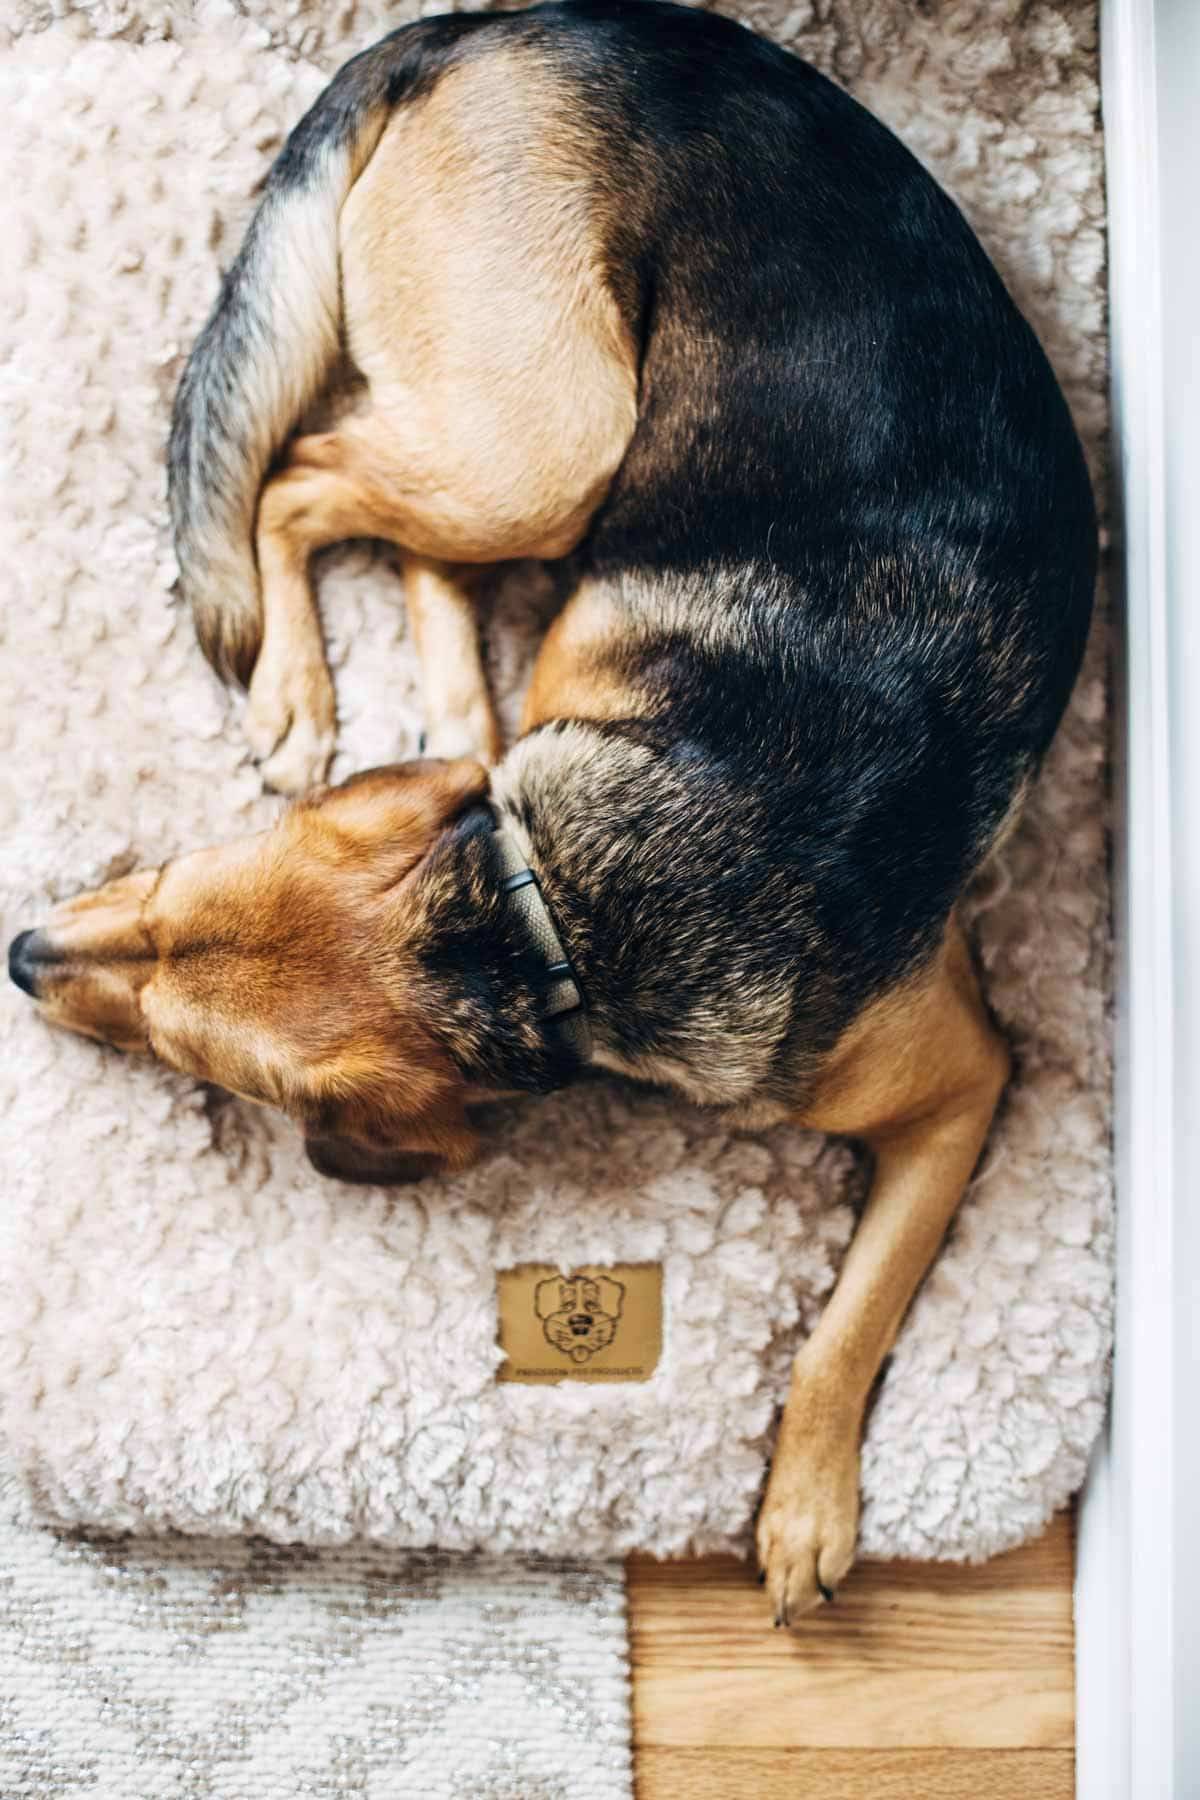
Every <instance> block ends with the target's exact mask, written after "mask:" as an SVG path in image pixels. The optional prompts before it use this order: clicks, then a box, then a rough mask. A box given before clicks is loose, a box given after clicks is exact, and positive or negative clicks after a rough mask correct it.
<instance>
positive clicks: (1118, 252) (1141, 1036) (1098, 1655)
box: [1076, 0, 1200, 1800]
mask: <svg viewBox="0 0 1200 1800" xmlns="http://www.w3.org/2000/svg"><path fill="white" fill-rule="evenodd" d="M1100 11H1101V83H1102V95H1103V100H1102V105H1103V113H1104V127H1105V155H1106V161H1107V170H1108V211H1109V268H1110V295H1111V306H1112V313H1111V355H1112V400H1113V472H1114V486H1115V501H1116V517H1115V531H1114V542H1115V546H1116V556H1115V558H1114V562H1115V564H1116V575H1117V581H1116V594H1115V596H1114V599H1115V617H1116V622H1117V631H1116V633H1115V638H1116V643H1117V650H1116V656H1115V665H1116V666H1115V671H1114V673H1115V687H1114V700H1115V704H1114V708H1113V715H1114V728H1115V739H1116V742H1115V746H1114V770H1115V780H1114V790H1115V793H1114V797H1115V832H1114V867H1113V880H1114V897H1115V903H1116V929H1117V989H1116V1001H1117V1089H1116V1108H1115V1129H1116V1171H1117V1212H1118V1225H1117V1340H1116V1341H1117V1348H1116V1359H1115V1368H1114V1384H1113V1403H1112V1411H1111V1419H1110V1425H1109V1429H1108V1432H1107V1434H1106V1437H1105V1440H1104V1442H1103V1443H1102V1444H1101V1445H1100V1447H1099V1449H1098V1451H1097V1455H1096V1458H1095V1462H1094V1464H1093V1469H1092V1473H1091V1476H1090V1479H1089V1482H1088V1486H1087V1489H1086V1490H1085V1493H1084V1496H1083V1500H1082V1502H1081V1508H1080V1515H1079V1541H1078V1557H1077V1573H1076V1636H1077V1650H1076V1658H1077V1660H1076V1686H1077V1700H1078V1720H1077V1757H1078V1760H1077V1776H1076V1791H1077V1794H1078V1795H1079V1796H1080V1800H1194V1797H1195V1796H1198V1795H1200V1616H1198V1615H1200V1532H1198V1529H1197V1528H1198V1527H1200V1206H1198V1205H1197V1204H1196V1203H1195V1202H1194V1200H1193V1189H1194V1188H1195V1187H1196V1185H1197V1173H1198V1172H1200V0H1101V7H1100ZM1122 627H1123V629H1122Z"/></svg>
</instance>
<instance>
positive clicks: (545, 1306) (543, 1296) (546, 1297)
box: [533, 1275, 563, 1319]
mask: <svg viewBox="0 0 1200 1800" xmlns="http://www.w3.org/2000/svg"><path fill="white" fill-rule="evenodd" d="M562 1290H563V1283H562V1280H561V1277H559V1276H558V1275H551V1276H550V1277H549V1279H548V1280H546V1281H539V1282H538V1284H537V1286H536V1288H535V1289H534V1290H533V1303H534V1305H535V1307H536V1308H537V1316H538V1318H539V1319H550V1318H553V1316H554V1314H555V1313H556V1312H559V1311H561V1309H562Z"/></svg>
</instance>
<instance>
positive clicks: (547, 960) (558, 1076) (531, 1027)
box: [420, 804, 592, 1093]
mask: <svg viewBox="0 0 1200 1800" xmlns="http://www.w3.org/2000/svg"><path fill="white" fill-rule="evenodd" d="M544 879H545V877H544V875H543V873H542V871H541V870H540V869H539V868H538V867H537V866H536V865H535V864H534V863H533V860H532V853H531V849H530V845H529V839H528V835H527V833H526V831H525V829H524V827H523V825H522V824H521V822H520V821H519V820H518V819H516V818H514V817H512V816H509V815H505V814H503V813H501V811H500V810H499V809H498V808H497V807H495V806H493V805H491V804H483V805H479V806H475V807H472V808H471V809H470V810H469V811H468V812H467V813H465V814H464V815H463V816H462V817H461V818H460V819H459V820H458V821H456V823H455V824H454V825H453V826H452V827H451V828H450V829H449V830H448V831H447V832H446V833H445V834H444V835H443V837H442V839H441V840H440V841H439V843H438V844H437V845H436V846H435V848H434V851H433V852H432V854H431V855H430V857H429V859H428V862H427V864H426V866H425V868H424V870H423V872H422V877H421V882H420V894H421V900H422V904H423V910H424V912H425V930H424V932H423V933H422V937H423V940H424V950H423V955H422V965H423V968H424V971H425V975H426V978H427V979H428V980H429V981H430V982H431V985H432V987H433V990H434V991H433V994H432V996H431V1005H430V1008H429V1015H428V1016H429V1019H430V1024H431V1027H432V1029H433V1030H434V1032H435V1034H436V1035H437V1036H439V1037H440V1038H441V1039H442V1041H443V1043H444V1044H445V1047H446V1049H447V1050H448V1051H449V1053H450V1055H451V1056H452V1058H453V1059H454V1061H455V1062H456V1063H457V1065H458V1066H459V1068H460V1069H461V1070H462V1071H463V1073H464V1074H465V1075H467V1076H468V1078H470V1079H471V1080H472V1081H474V1082H476V1083H478V1084H479V1085H480V1086H482V1087H485V1088H492V1089H499V1090H511V1089H516V1090H518V1091H525V1092H533V1093H545V1092H549V1091H550V1090H551V1089H553V1088H557V1087H563V1086H565V1085H567V1084H568V1083H569V1082H570V1081H572V1080H573V1079H574V1078H575V1077H576V1076H577V1075H578V1074H579V1073H580V1072H581V1071H582V1070H583V1069H584V1068H585V1067H586V1066H587V1064H588V1062H589V1061H590V1060H591V1054H592V1034H591V1026H590V1021H589V1017H588V1011H587V1005H586V1000H585V996H584V992H583V988H582V985H581V982H580V978H579V975H578V973H577V970H576V968H575V966H574V964H573V961H572V957H571V954H570V952H569V950H568V948H567V946H566V944H565V942H564V938H563V935H562V934H561V932H560V929H559V927H558V924H557V921H556V919H555V916H554V912H553V910H552V906H551V904H550V903H548V901H547V899H546V896H545V894H544V891H543V881H544Z"/></svg>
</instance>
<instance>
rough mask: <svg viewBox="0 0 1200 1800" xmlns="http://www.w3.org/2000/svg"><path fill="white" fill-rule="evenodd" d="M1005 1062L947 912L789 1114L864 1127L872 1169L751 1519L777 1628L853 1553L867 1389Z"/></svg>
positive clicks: (837, 1577)
mask: <svg viewBox="0 0 1200 1800" xmlns="http://www.w3.org/2000/svg"><path fill="white" fill-rule="evenodd" d="M1008 1071H1009V1057H1008V1051H1007V1050H1006V1048H1005V1046H1004V1044H1003V1042H1002V1040H1001V1039H1000V1038H999V1036H998V1035H997V1033H996V1031H995V1030H994V1028H993V1027H992V1025H991V1023H990V1021H989V1020H988V1017H987V1013H986V1011H985V1009H984V1005H983V1001H982V999H981V997H980V994H979V989H978V986H977V983H976V980H975V974H974V970H973V969H972V967H971V962H970V957H969V954H968V952H967V949H966V946H965V944H964V943H963V941H962V937H961V934H960V932H959V930H958V927H957V925H956V924H954V923H952V924H951V926H950V929H949V931H948V932H947V936H946V942H945V945H944V947H943V949H942V951H941V953H940V954H939V956H938V959H937V962H936V964H935V966H934V968H933V969H932V970H931V971H927V972H926V973H925V974H924V975H923V976H922V977H921V978H920V979H919V980H917V981H916V982H914V983H912V984H911V985H910V986H909V987H907V988H906V989H905V990H904V991H901V992H893V993H891V994H888V995H885V996H884V998H883V999H882V1000H881V1001H878V1002H876V1004H875V1005H874V1006H872V1007H871V1008H870V1009H869V1011H868V1012H867V1014H865V1015H864V1016H863V1018H862V1019H860V1020H859V1021H858V1022H857V1023H856V1024H855V1025H853V1026H852V1027H851V1029H850V1031H849V1033H847V1036H846V1039H845V1040H843V1044H842V1045H841V1046H839V1047H838V1049H837V1050H835V1052H834V1060H833V1065H832V1067H831V1070H830V1071H829V1074H828V1076H827V1078H826V1079H825V1081H824V1082H823V1083H822V1087H821V1090H820V1091H819V1092H818V1094H817V1096H816V1100H815V1102H814V1104H813V1105H812V1106H811V1107H808V1108H806V1109H805V1111H804V1113H803V1115H802V1117H801V1120H800V1123H802V1124H804V1125H811V1126H814V1127H816V1128H817V1129H820V1130H828V1131H836V1132H839V1133H845V1134H848V1135H851V1136H855V1137H861V1138H863V1139H864V1140H865V1141H866V1143H867V1144H868V1145H869V1146H870V1148H871V1149H872V1150H873V1151H874V1155H875V1173H874V1180H873V1183H872V1188H871V1195H870V1199H869V1201H868V1203H867V1206H866V1210H865V1211H864V1213H863V1217H862V1222H861V1224H860V1225H859V1227H858V1231H857V1233H856V1234H855V1237H854V1239H853V1242H852V1243H851V1245H850V1249H849V1251H848V1252H847V1255H846V1260H845V1263H844V1264H843V1266H842V1271H841V1275H840V1277H839V1279H838V1284H837V1287H836V1288H835V1289H834V1292H833V1295H832V1297H831V1298H830V1301H829V1304H828V1305H827V1306H826V1308H825V1311H824V1313H823V1314H822V1316H821V1318H820V1320H819V1322H818V1324H817V1327H816V1329H815V1331H814V1332H813V1334H812V1336H811V1338H810V1339H809V1340H808V1342H807V1343H806V1344H805V1345H804V1346H803V1348H802V1349H801V1351H800V1353H799V1355H798V1356H797V1358H796V1362H795V1365H794V1368H793V1371H792V1381H791V1388H790V1391H789V1394H788V1398H787V1404H786V1406H785V1408H784V1413H783V1419H782V1422H781V1424H780V1429H779V1440H778V1443H777V1445H776V1449H775V1459H774V1463H773V1466H772V1469H771V1477H770V1481H769V1482H768V1484H767V1491H766V1496H765V1498H764V1501H763V1506H762V1511H761V1513H760V1515H759V1521H758V1555H759V1563H760V1566H761V1568H762V1570H763V1573H764V1576H765V1579H766V1582H767V1587H768V1598H769V1600H770V1603H771V1607H772V1610H773V1613H774V1617H775V1622H776V1623H777V1624H784V1625H786V1624H788V1623H789V1622H790V1621H792V1620H793V1619H795V1618H797V1617H798V1616H799V1615H800V1614H801V1613H803V1612H805V1611H807V1610H808V1608H810V1607H812V1606H814V1605H816V1604H817V1602H818V1601H819V1600H820V1599H821V1598H822V1597H824V1598H825V1599H832V1598H833V1592H834V1590H835V1588H836V1587H837V1585H838V1583H839V1582H840V1581H841V1579H842V1577H843V1576H844V1575H845V1573H846V1571H847V1570H848V1569H849V1567H850V1564H851V1562H852V1561H853V1559H854V1551H855V1542H856V1538H857V1533H858V1504H859V1502H858V1481H859V1444H860V1438H861V1433H862V1426H863V1418H864V1414H865V1411H866V1406H867V1401H868V1398H869V1396H870V1392H871V1388H872V1386H873V1385H874V1382H875V1378H876V1376H877V1375H878V1373H879V1370H880V1367H881V1366H882V1363H883V1360H884V1358H885V1357H886V1356H887V1354H888V1352H889V1351H890V1350H891V1348H892V1345H893V1343H894V1341H895V1338H896V1333H897V1332H898V1330H899V1328H900V1324H901V1321H902V1319H903V1318H904V1315H905V1313H906V1312H907V1310H908V1307H909V1304H910V1302H911V1300H912V1297H913V1295H914V1293H915V1292H916V1289H917V1287H918V1285H919V1283H920V1281H921V1278H922V1277H923V1275H924V1274H925V1272H926V1270H927V1269H928V1267H929V1265H930V1263H931V1262H932V1261H933V1258H934V1256H935V1255H936V1253H937V1250H938V1246H939V1245H940V1243H941V1241H942V1237H943V1235H944V1233H945V1230H946V1227H947V1226H948V1225H949V1223H950V1219H951V1217H952V1216H953V1213H954V1210H955V1207H956V1206H957V1205H958V1202H959V1200H960V1198H961V1196H962V1192H963V1189H964V1188H965V1187H966V1185H967V1182H968V1181H969V1179H970V1176H971V1172H972V1170H973V1169H974V1167H975V1163H976V1160H977V1158H978V1156H979V1152H980V1150H981V1149H982V1147H983V1142H984V1138H985V1137H986V1135H987V1130H988V1126H989V1125H990V1123H991V1119H992V1115H993V1113H994V1111H995V1109H996V1103H997V1101H998V1100H999V1097H1000V1093H1001V1090H1002V1088H1003V1086H1004V1083H1005V1081H1006V1080H1007V1077H1008Z"/></svg>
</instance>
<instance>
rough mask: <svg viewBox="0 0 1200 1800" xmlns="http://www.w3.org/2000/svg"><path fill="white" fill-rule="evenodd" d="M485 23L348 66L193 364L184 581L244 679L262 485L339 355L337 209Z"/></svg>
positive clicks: (177, 478)
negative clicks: (401, 113) (462, 43)
mask: <svg viewBox="0 0 1200 1800" xmlns="http://www.w3.org/2000/svg"><path fill="white" fill-rule="evenodd" d="M477 22H478V16H477V17H476V19H471V18H470V17H469V16H468V17H467V18H454V17H451V18H447V19H438V20H429V21H421V22H418V23H416V24H414V25H409V26H405V27H402V28H401V30H399V31H396V32H393V33H392V34H391V36H390V37H387V38H384V39H383V41H382V42H381V43H379V44H376V45H375V46H374V48H373V49H371V50H367V51H364V52H363V53H362V55H361V56H356V57H355V58H354V59H353V61H351V62H348V63H347V64H346V65H345V67H344V68H343V69H341V70H340V71H339V73H338V74H337V75H336V76H335V77H334V79H333V81H332V82H331V83H330V85H329V87H327V88H326V89H325V92H324V93H323V94H322V95H321V97H320V98H319V99H318V100H317V102H316V104H315V105H314V106H313V107H312V108H311V110H310V111H309V112H308V113H307V114H306V115H305V117H304V118H303V119H302V120H301V121H300V123H299V125H297V127H296V129H295V130H294V131H293V132H292V134H291V136H290V137H289V138H288V141H287V143H286V145H285V146H284V148H283V151H282V152H281V154H280V156H279V158H278V160H277V161H276V163H275V164H274V166H273V168H272V169H271V172H270V174H269V176H268V177H267V181H266V187H265V191H264V194H263V198H262V200H261V202H260V204H259V207H258V211H257V212H256V213H255V215H254V218H253V219H252V221H251V223H250V228H249V230H248V231H247V233H246V238H245V241H244V243H243V244H242V247H241V249H240V251H239V252H238V255H237V257H236V259H235V261H234V263H233V264H232V266H231V268H230V269H229V272H228V274H227V275H226V276H225V279H224V282H223V284H222V287H221V292H220V295H219V296H218V299H217V303H216V305H215V306H214V308H213V310H212V313H211V315H210V317H209V320H208V323H207V324H206V325H205V327H204V329H203V331H202V332H201V333H200V336H199V338H198V339H197V341H196V344H195V347H194V348H193V350H192V353H191V356H190V357H189V358H188V362H187V366H186V368H185V369H184V372H183V379H182V381H181V382H180V384H179V391H178V393H177V394H176V396H175V408H174V413H173V416H172V421H171V438H170V446H169V449H168V455H167V470H168V491H169V499H170V509H171V521H172V525H173V527H174V532H175V552H176V556H177V558H178V562H179V571H180V589H181V592H182V595H183V598H184V599H185V600H186V601H187V602H188V603H189V604H190V605H191V608H192V613H193V617H194V619H195V623H196V632H197V635H198V637H199V639H200V644H201V647H202V649H203V651H204V654H205V655H206V656H207V658H208V660H209V661H210V662H211V663H212V664H213V666H214V668H216V669H217V670H218V672H219V673H220V674H221V675H223V676H225V677H226V678H230V677H232V678H234V679H236V680H238V681H240V682H242V683H243V685H245V684H246V683H248V682H249V679H250V674H251V671H252V669H253V667H254V663H255V659H256V658H257V656H258V651H259V647H260V644H261V641H262V605H261V599H260V595H259V582H258V568H257V565H256V562H255V556H254V520H255V514H256V511H257V507H258V497H259V490H260V488H261V486H262V482H263V477H264V476H265V474H266V472H267V469H268V467H269V465H270V463H271V460H272V458H273V457H274V456H275V454H276V453H277V451H278V450H279V448H280V446H281V445H282V444H283V443H284V442H285V440H286V439H287V437H288V435H289V433H290V432H291V431H292V430H294V428H295V426H296V423H297V421H298V419H299V418H300V416H301V414H302V413H303V412H304V410H305V409H306V407H308V406H309V405H311V403H312V401H313V400H314V399H315V398H316V397H317V395H318V394H319V393H320V391H321V388H322V387H323V385H324V384H325V382H326V381H327V380H328V377H329V375H330V373H331V370H332V368H333V366H334V363H335V361H336V359H337V356H338V353H339V341H340V329H341V300H340V289H339V269H338V216H339V214H340V212H341V209H342V206H343V204H344V203H345V200H346V197H347V195H348V194H349V192H350V189H351V188H352V187H353V185H354V183H355V181H356V180H357V179H358V177H359V175H360V174H361V173H362V171H363V169H364V168H365V166H366V164H367V162H368V160H369V159H370V157H371V155H372V153H373V152H374V150H375V147H376V145H377V144H378V142H379V139H380V137H381V136H382V135H383V130H384V127H385V125H386V124H387V121H388V117H389V115H390V113H391V112H392V111H393V109H394V108H395V107H396V106H398V105H399V104H400V103H401V102H402V101H403V100H406V99H408V98H411V97H413V96H414V95H415V94H416V93H418V92H419V91H423V90H425V89H427V88H428V86H429V85H430V84H431V82H432V81H433V79H435V78H436V76H437V74H438V73H439V72H440V70H441V69H442V68H443V67H444V66H445V64H446V61H447V59H448V57H449V55H451V54H453V50H454V47H455V45H456V44H457V43H458V41H459V39H460V37H461V36H462V35H463V32H464V29H465V28H469V27H470V25H472V24H474V23H477Z"/></svg>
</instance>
